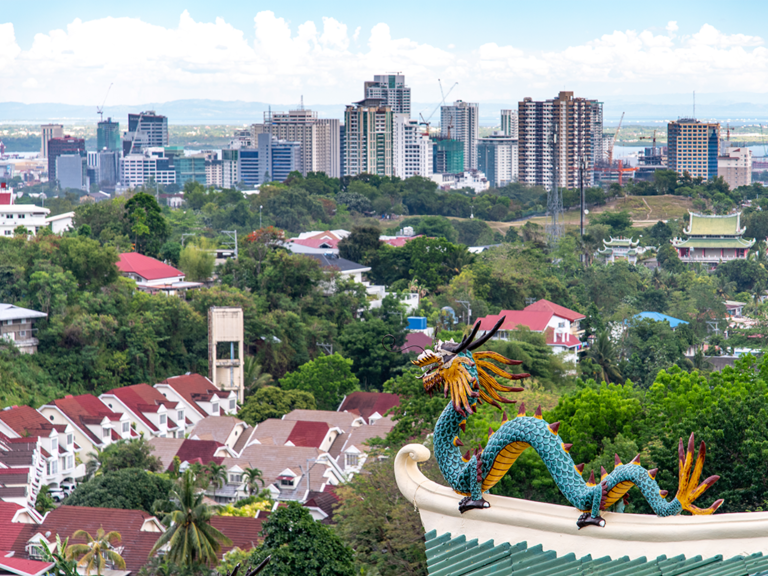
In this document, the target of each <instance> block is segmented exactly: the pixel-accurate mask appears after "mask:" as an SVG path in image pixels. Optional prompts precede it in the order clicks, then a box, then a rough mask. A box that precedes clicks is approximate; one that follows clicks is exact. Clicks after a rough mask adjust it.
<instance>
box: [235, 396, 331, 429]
mask: <svg viewBox="0 0 768 576" xmlns="http://www.w3.org/2000/svg"><path fill="white" fill-rule="evenodd" d="M316 409H317V404H316V403H315V397H314V396H313V395H312V394H311V393H309V392H305V391H303V390H281V389H280V388H277V387H275V386H266V387H264V388H260V389H258V390H257V391H256V392H255V393H254V394H251V395H250V396H249V397H248V399H247V400H246V401H245V405H244V406H243V407H242V408H241V409H240V412H238V413H237V417H238V418H240V419H241V420H244V421H245V422H247V423H248V424H250V425H251V426H256V424H258V423H259V422H264V420H266V419H267V418H281V417H282V416H284V415H285V414H288V412H291V411H292V410H316Z"/></svg>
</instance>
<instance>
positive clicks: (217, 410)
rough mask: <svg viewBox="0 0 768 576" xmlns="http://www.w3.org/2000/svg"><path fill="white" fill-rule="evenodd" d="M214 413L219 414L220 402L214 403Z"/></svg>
mask: <svg viewBox="0 0 768 576" xmlns="http://www.w3.org/2000/svg"><path fill="white" fill-rule="evenodd" d="M213 413H214V414H218V413H219V405H218V404H214V405H213Z"/></svg>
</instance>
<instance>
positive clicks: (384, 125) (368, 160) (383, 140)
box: [344, 99, 394, 176]
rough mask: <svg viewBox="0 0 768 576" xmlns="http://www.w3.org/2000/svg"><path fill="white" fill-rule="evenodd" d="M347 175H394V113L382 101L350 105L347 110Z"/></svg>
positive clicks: (345, 124) (365, 101)
mask: <svg viewBox="0 0 768 576" xmlns="http://www.w3.org/2000/svg"><path fill="white" fill-rule="evenodd" d="M344 130H345V134H344V167H345V174H344V175H345V176H357V175H358V174H366V173H367V174H377V175H378V176H392V175H393V172H394V169H393V164H392V160H393V159H392V152H393V150H392V137H393V114H392V109H391V108H390V107H389V106H383V105H382V102H381V100H377V99H371V100H363V101H361V102H357V103H355V104H353V105H351V106H347V108H346V110H345V111H344Z"/></svg>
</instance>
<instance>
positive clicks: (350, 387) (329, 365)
mask: <svg viewBox="0 0 768 576" xmlns="http://www.w3.org/2000/svg"><path fill="white" fill-rule="evenodd" d="M351 368H352V360H348V359H346V358H343V357H342V356H341V355H339V354H338V353H336V354H332V355H330V356H318V357H317V358H315V359H314V360H311V361H310V362H307V363H306V364H304V365H302V366H300V367H299V369H298V370H297V371H296V372H290V373H288V374H286V375H285V376H284V377H283V378H282V379H281V380H280V387H281V388H282V389H284V390H304V391H305V392H309V393H311V394H312V395H313V396H314V397H315V400H316V401H317V408H318V410H336V409H337V408H338V406H339V404H341V401H342V400H343V399H344V397H345V396H346V395H347V394H349V393H350V392H354V391H355V390H357V389H358V387H357V384H358V380H357V378H355V375H354V374H352V369H351Z"/></svg>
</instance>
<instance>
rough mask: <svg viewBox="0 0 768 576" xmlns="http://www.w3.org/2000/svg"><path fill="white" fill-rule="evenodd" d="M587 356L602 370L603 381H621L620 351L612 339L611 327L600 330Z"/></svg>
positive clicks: (601, 377)
mask: <svg viewBox="0 0 768 576" xmlns="http://www.w3.org/2000/svg"><path fill="white" fill-rule="evenodd" d="M586 357H587V358H589V359H590V360H592V361H593V362H594V363H595V364H596V365H597V366H598V367H599V370H600V379H601V380H602V381H603V382H608V383H610V382H613V383H616V382H620V381H621V372H620V371H619V368H618V363H619V351H618V349H617V348H616V346H615V345H614V343H613V340H611V329H610V328H605V329H603V330H601V331H600V332H598V334H597V338H595V341H594V343H593V344H592V347H591V348H590V349H589V350H588V351H587V355H586Z"/></svg>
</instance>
